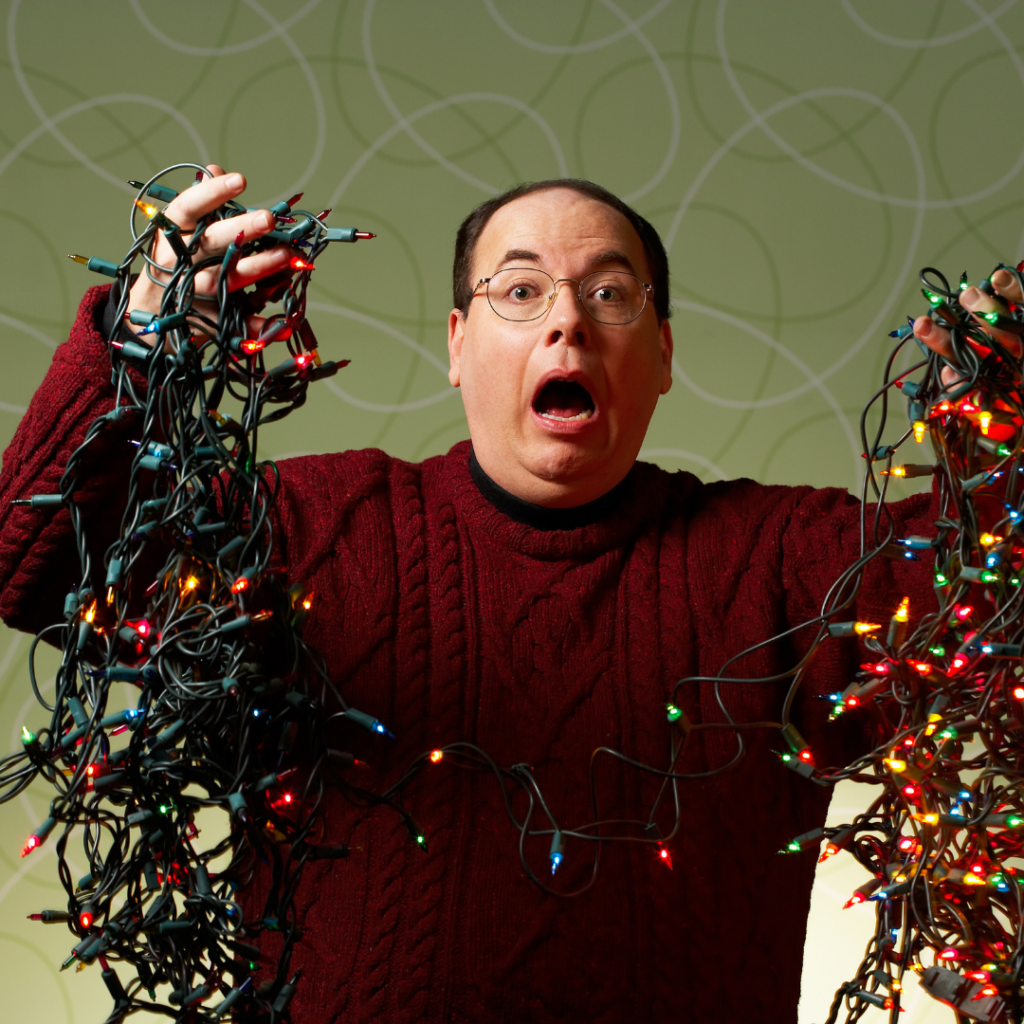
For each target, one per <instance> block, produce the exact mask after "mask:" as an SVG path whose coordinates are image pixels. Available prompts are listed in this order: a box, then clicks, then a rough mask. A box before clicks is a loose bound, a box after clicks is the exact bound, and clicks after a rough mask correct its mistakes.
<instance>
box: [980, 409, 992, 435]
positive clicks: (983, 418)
mask: <svg viewBox="0 0 1024 1024" xmlns="http://www.w3.org/2000/svg"><path fill="white" fill-rule="evenodd" d="M978 423H979V424H980V426H981V432H982V433H983V434H984V435H985V436H986V437H987V436H988V428H989V427H990V426H991V425H992V413H990V412H983V413H982V414H981V415H980V416H979V417H978Z"/></svg>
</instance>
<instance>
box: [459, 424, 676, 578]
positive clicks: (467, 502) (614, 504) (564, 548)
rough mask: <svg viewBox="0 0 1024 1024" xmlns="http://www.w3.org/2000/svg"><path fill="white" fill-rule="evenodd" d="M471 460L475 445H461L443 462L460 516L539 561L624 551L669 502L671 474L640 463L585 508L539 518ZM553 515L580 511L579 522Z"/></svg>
mask: <svg viewBox="0 0 1024 1024" xmlns="http://www.w3.org/2000/svg"><path fill="white" fill-rule="evenodd" d="M471 461H475V460H472V446H471V445H470V443H469V441H460V442H459V443H458V444H456V445H455V446H454V447H453V448H452V449H451V451H449V452H448V454H447V456H444V458H443V460H442V462H441V465H443V467H444V469H443V476H444V477H445V478H446V483H447V486H446V488H445V489H446V490H448V491H449V494H450V497H451V500H452V502H453V504H454V505H455V507H456V510H457V512H458V514H459V518H460V519H461V520H462V521H463V522H464V523H465V524H466V526H467V527H468V528H469V529H471V530H472V531H473V533H474V534H477V535H478V536H482V537H485V538H486V539H487V540H488V541H489V542H490V543H493V544H495V545H496V546H499V547H504V548H507V549H509V550H513V551H520V552H521V553H523V554H525V555H529V556H531V557H534V558H540V559H562V558H580V557H583V558H593V557H595V556H597V555H599V554H601V553H602V552H605V551H610V550H611V549H612V548H616V547H620V546H622V545H623V544H625V543H627V542H628V541H629V539H630V538H631V537H635V536H636V534H637V533H638V532H639V531H640V529H641V528H642V526H643V525H644V524H645V523H646V522H651V521H652V520H657V519H659V518H660V516H661V514H662V510H663V508H664V505H665V501H666V493H667V492H666V480H667V474H665V473H664V472H663V471H662V470H660V469H659V468H658V467H657V466H651V465H648V464H647V463H643V462H637V463H635V464H634V466H633V468H632V469H631V470H630V472H629V473H628V474H627V475H626V478H625V479H624V480H623V481H622V482H621V483H620V484H619V485H617V486H616V487H614V488H613V489H612V490H611V491H609V492H608V493H607V494H605V495H604V496H603V497H601V498H598V499H597V501H594V502H590V503H588V504H587V505H585V506H581V507H580V509H556V510H551V509H542V510H541V516H540V518H537V511H536V510H537V509H538V506H535V505H531V504H530V503H529V502H526V501H522V499H519V498H516V497H515V495H511V494H508V492H507V491H504V490H503V489H502V488H501V487H499V486H498V485H497V484H495V483H494V481H493V480H491V479H490V478H489V477H487V475H486V473H484V472H483V470H482V469H479V468H478V470H477V472H476V473H474V471H473V470H472V469H471V468H470V463H471ZM439 468H440V465H439ZM475 477H479V478H480V479H479V480H478V479H476V478H475ZM503 495H507V498H508V499H512V501H511V502H510V501H508V500H507V499H506V498H504V497H503ZM552 511H554V512H556V513H563V512H569V513H574V514H575V515H576V516H577V518H576V519H575V520H571V519H563V518H562V517H561V516H556V517H553V518H549V517H547V516H546V515H544V513H549V512H552Z"/></svg>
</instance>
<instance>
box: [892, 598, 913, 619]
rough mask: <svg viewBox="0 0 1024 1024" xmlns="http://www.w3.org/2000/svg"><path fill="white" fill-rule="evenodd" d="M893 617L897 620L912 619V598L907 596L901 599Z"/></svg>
mask: <svg viewBox="0 0 1024 1024" xmlns="http://www.w3.org/2000/svg"><path fill="white" fill-rule="evenodd" d="M893 618H894V619H895V620H896V621H897V622H907V621H908V620H909V619H910V598H909V597H905V598H903V600H902V601H900V606H899V608H897V609H896V614H895V615H893Z"/></svg>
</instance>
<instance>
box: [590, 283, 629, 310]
mask: <svg viewBox="0 0 1024 1024" xmlns="http://www.w3.org/2000/svg"><path fill="white" fill-rule="evenodd" d="M590 298H591V299H593V300H594V301H595V302H597V303H600V304H601V305H607V304H608V303H611V302H622V300H623V298H624V296H623V293H622V288H621V287H620V286H619V285H618V283H616V282H613V281H601V282H599V283H597V284H595V285H594V287H593V288H591V289H590Z"/></svg>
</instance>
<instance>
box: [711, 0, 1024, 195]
mask: <svg viewBox="0 0 1024 1024" xmlns="http://www.w3.org/2000/svg"><path fill="white" fill-rule="evenodd" d="M964 2H965V3H967V4H968V6H971V7H973V8H974V9H975V10H977V11H980V8H977V7H975V6H974V5H973V4H972V3H971V0H964ZM728 5H729V0H718V12H717V17H716V19H715V34H716V37H717V41H718V55H719V58H720V59H721V62H722V70H723V71H724V72H725V77H726V78H727V79H728V80H729V85H730V86H731V87H732V91H733V93H734V94H735V95H736V98H737V99H738V100H739V101H740V103H742V104H743V108H744V109H745V110H746V111H747V113H748V114H749V115H750V117H751V118H753V119H754V120H755V121H756V122H757V126H758V127H759V128H760V129H761V131H762V132H763V133H764V134H765V135H766V136H767V137H768V138H769V139H771V140H772V142H774V143H775V145H776V146H778V147H779V149H781V150H782V151H783V152H784V153H786V154H787V156H789V157H790V158H791V159H793V160H795V161H796V162H797V163H798V164H800V166H801V167H805V168H806V169H807V170H809V171H810V172H811V173H812V174H816V175H817V176H818V177H819V178H824V180H825V181H829V182H831V183H832V184H833V185H836V186H837V187H839V188H841V189H845V190H846V191H847V192H852V193H853V194H854V195H858V196H862V197H863V198H865V199H873V200H875V201H877V202H884V203H889V204H891V205H893V206H909V207H916V206H917V205H918V202H919V201H918V200H913V199H907V198H903V197H900V196H890V195H888V194H887V193H884V192H875V191H874V190H873V189H869V188H864V187H863V186H861V185H856V184H854V182H852V181H847V180H846V179H845V178H841V177H840V176H839V175H838V174H833V173H832V172H831V171H827V170H825V168H824V167H822V166H821V165H820V164H816V163H815V162H814V161H813V160H811V159H809V158H808V157H805V156H804V155H803V154H802V153H801V152H800V151H799V150H798V149H796V148H795V147H794V146H791V145H790V144H789V143H788V142H787V141H786V140H785V139H784V138H782V136H781V135H779V133H778V132H776V131H775V130H774V129H773V128H772V127H771V126H770V125H769V124H768V123H767V119H766V116H765V113H766V112H761V111H758V110H757V108H756V107H755V106H754V104H753V103H752V102H751V101H750V99H749V97H748V96H747V94H746V93H745V92H744V91H743V88H742V86H741V85H740V83H739V79H738V78H737V77H736V73H735V72H734V71H733V68H732V63H731V61H730V59H729V51H728V48H727V47H726V45H725V11H726V8H727V7H728ZM981 13H982V14H984V12H981ZM984 16H985V18H986V19H987V20H988V22H990V27H991V29H992V32H993V34H994V35H996V36H997V38H998V39H999V40H1000V42H1001V43H1003V48H1004V49H1005V50H1006V53H1007V56H1008V57H1009V58H1010V63H1011V64H1013V66H1014V67H1015V68H1016V69H1017V75H1018V77H1019V78H1020V80H1021V82H1022V84H1024V62H1022V61H1021V58H1020V55H1019V54H1018V53H1017V51H1016V50H1015V49H1014V47H1013V46H1012V45H1011V43H1010V41H1009V40H1008V39H1007V38H1006V36H1005V34H1003V32H1002V30H1001V29H1000V28H999V27H998V26H997V25H996V24H995V23H994V22H993V21H992V19H991V18H989V17H988V16H987V15H984ZM844 93H846V94H849V95H851V96H852V95H854V94H859V95H862V96H864V97H868V96H871V94H870V93H862V92H861V90H859V89H850V90H836V91H835V92H834V93H833V95H837V96H839V95H843V94H844ZM872 102H875V103H877V104H878V105H879V106H882V105H883V102H884V101H882V100H881V99H880V98H879V97H872ZM885 106H886V107H888V104H885ZM890 109H891V108H890ZM892 114H893V115H895V111H892ZM896 116H898V115H896ZM900 120H901V121H902V118H900ZM1021 168H1024V148H1022V149H1021V151H1020V153H1019V154H1018V156H1017V159H1016V161H1015V162H1014V165H1013V166H1012V167H1011V168H1010V169H1009V170H1008V171H1007V172H1006V174H1004V175H1003V176H1002V177H1001V178H1000V179H999V180H998V181H995V182H993V183H992V184H991V185H988V186H986V187H985V188H983V189H980V190H979V191H977V192H972V193H971V194H970V195H966V196H957V197H955V198H953V199H931V200H927V201H926V202H925V206H926V207H927V208H928V209H929V210H942V209H948V208H949V207H954V206H966V205H967V204H969V203H975V202H978V201H979V200H981V199H985V198H987V197H988V196H990V195H992V194H993V193H995V192H998V191H999V190H1000V189H1001V188H1003V187H1004V186H1005V185H1007V184H1009V182H1011V181H1013V179H1014V178H1015V177H1017V175H1018V174H1019V173H1020V170H1021Z"/></svg>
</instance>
